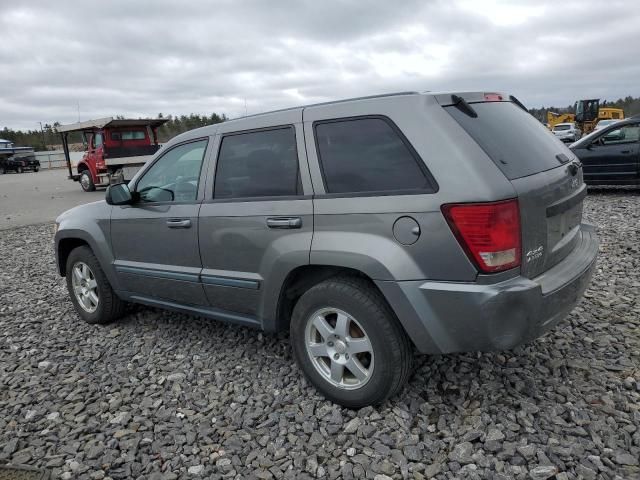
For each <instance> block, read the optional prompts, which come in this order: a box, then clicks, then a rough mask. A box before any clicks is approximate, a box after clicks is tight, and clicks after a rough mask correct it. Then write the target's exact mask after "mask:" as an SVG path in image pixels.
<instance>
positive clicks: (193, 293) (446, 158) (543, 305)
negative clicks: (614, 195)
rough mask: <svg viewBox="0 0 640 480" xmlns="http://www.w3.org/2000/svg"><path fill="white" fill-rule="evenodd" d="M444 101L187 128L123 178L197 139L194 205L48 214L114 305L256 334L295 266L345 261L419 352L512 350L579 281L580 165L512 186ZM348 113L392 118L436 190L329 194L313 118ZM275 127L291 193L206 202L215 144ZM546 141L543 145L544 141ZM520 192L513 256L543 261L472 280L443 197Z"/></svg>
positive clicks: (406, 100) (585, 232)
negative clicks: (73, 241) (202, 143)
mask: <svg viewBox="0 0 640 480" xmlns="http://www.w3.org/2000/svg"><path fill="white" fill-rule="evenodd" d="M460 95H467V96H468V97H469V98H476V97H478V98H480V97H479V95H481V94H478V93H466V94H460ZM447 98H449V99H450V98H451V96H450V95H439V96H435V95H430V94H417V93H407V94H402V95H396V96H381V97H375V98H364V99H355V100H351V101H344V102H333V103H327V104H321V105H315V106H309V107H305V108H302V107H300V108H294V109H289V110H284V111H279V112H272V113H267V114H262V115H255V116H251V117H247V118H243V119H238V120H232V121H228V122H224V123H222V124H218V125H214V126H209V127H204V128H200V129H197V130H193V131H190V132H186V133H184V134H181V135H179V136H177V137H176V138H174V139H173V140H172V141H170V142H169V143H168V144H167V145H166V146H165V147H164V148H163V149H162V150H161V151H160V152H159V153H158V154H156V156H155V157H154V160H152V161H150V162H149V163H148V164H147V165H146V166H145V167H144V168H143V169H142V170H141V171H140V172H138V174H137V175H136V176H135V178H134V179H133V180H132V181H131V182H130V186H131V188H132V190H135V186H136V184H137V182H138V180H139V178H141V176H142V175H144V173H145V172H146V171H147V170H148V169H149V168H152V166H153V164H154V162H155V161H156V160H157V159H158V158H160V157H161V156H162V155H163V154H164V153H165V152H167V151H169V150H170V149H171V148H172V147H174V146H176V145H178V144H180V143H182V142H187V141H191V140H195V139H201V138H208V140H209V142H208V147H207V151H206V153H205V164H204V167H203V169H202V172H201V178H200V184H199V188H198V197H197V199H196V201H195V202H193V203H191V204H156V205H133V206H125V207H110V206H109V205H106V204H105V203H104V202H99V203H96V204H92V205H88V206H85V207H79V208H77V209H74V210H71V211H69V212H67V213H65V214H63V215H62V216H61V217H59V219H58V222H59V223H60V229H59V231H58V233H57V235H56V242H60V240H61V239H63V238H74V237H75V238H82V239H86V240H87V242H88V243H89V244H90V246H91V248H92V249H93V250H94V252H96V255H97V257H98V259H99V261H100V263H101V265H102V266H103V269H104V270H105V272H106V274H107V277H108V278H109V281H110V282H112V285H113V286H114V289H115V290H116V291H117V292H118V294H119V295H120V296H121V297H122V298H124V299H126V300H129V301H135V302H140V303H145V304H148V305H155V306H160V307H163V308H169V309H174V310H179V311H183V312H187V313H192V314H196V315H203V316H207V317H210V318H216V319H220V320H224V321H230V322H234V323H239V324H243V325H250V326H259V327H261V328H263V329H266V330H275V329H276V328H277V327H278V326H279V325H281V324H283V323H284V324H286V322H280V321H279V319H278V318H277V313H278V301H279V299H280V298H281V293H282V292H281V290H282V285H283V283H284V282H285V279H286V278H287V276H288V275H289V274H290V273H291V272H292V271H294V270H295V269H297V268H299V267H303V266H307V265H328V266H339V267H347V268H352V269H355V270H358V271H360V272H362V273H363V274H365V275H367V276H368V277H369V278H371V279H372V280H373V281H374V282H375V283H376V285H377V286H378V287H379V289H380V291H381V292H382V293H383V295H384V296H385V298H386V299H387V301H388V302H389V304H390V305H391V306H392V308H393V310H394V311H395V313H396V315H397V316H398V318H399V319H400V321H401V323H402V324H403V326H404V328H405V330H406V331H407V333H408V334H409V336H410V337H411V339H412V340H413V342H414V344H415V345H416V346H417V347H418V349H419V350H420V351H422V352H451V351H462V350H474V349H494V348H509V347H511V346H513V345H516V344H518V343H520V342H522V341H525V340H528V339H530V338H533V337H534V336H536V335H539V334H540V333H542V332H544V331H546V329H548V328H550V325H552V324H555V322H557V321H559V319H560V318H561V317H562V316H563V315H565V314H566V313H567V311H568V310H569V309H571V308H572V307H573V305H574V304H575V303H576V302H577V300H578V298H579V296H580V295H581V292H582V291H583V290H584V288H586V285H587V283H588V281H589V278H590V275H591V272H592V271H593V265H594V262H595V256H596V252H597V239H596V237H595V234H594V233H593V231H592V229H590V228H589V227H588V226H585V225H580V224H579V223H578V224H577V225H576V226H575V227H574V228H572V229H568V230H567V231H565V226H566V223H567V221H571V218H573V217H571V216H572V215H573V216H574V217H575V218H577V220H578V222H579V217H580V216H581V211H580V209H581V202H580V201H579V199H577V197H576V195H578V194H579V192H578V190H579V188H576V185H577V186H578V187H579V186H580V185H582V176H581V175H582V174H581V172H580V173H579V174H578V175H577V176H576V177H572V176H571V175H570V174H569V173H568V172H567V167H566V166H559V167H558V168H556V169H553V170H550V171H547V172H543V173H540V174H536V175H532V176H530V177H526V178H521V179H518V180H516V181H513V182H511V181H509V180H508V179H507V178H506V177H505V176H504V174H503V173H502V172H501V171H500V170H499V169H498V168H497V167H496V165H495V164H494V163H493V161H492V160H491V159H490V158H489V157H487V154H486V153H485V152H484V151H483V150H482V149H481V148H480V147H479V146H478V145H477V144H476V143H475V142H474V141H473V140H472V139H471V137H470V136H469V135H467V134H466V132H464V130H462V128H461V127H460V126H459V125H458V124H457V122H455V120H454V119H453V118H452V117H451V116H450V115H449V114H447V113H446V112H445V111H443V109H442V106H441V104H440V103H439V100H440V101H441V102H444V101H445V100H446V99H447ZM360 115H382V116H385V117H387V118H389V119H390V120H391V121H392V122H394V123H395V124H396V125H397V126H398V128H400V129H401V130H402V132H403V134H404V135H405V136H406V138H407V139H408V141H409V142H410V143H411V144H412V146H413V147H414V148H415V149H416V151H417V152H418V153H419V155H420V157H421V158H422V160H423V161H424V162H425V164H426V165H427V167H428V168H429V170H430V172H431V173H432V175H433V177H434V178H435V179H436V181H437V183H438V186H439V189H438V190H437V191H436V192H434V193H428V194H426V193H422V194H416V195H407V194H404V195H385V196H375V195H366V194H363V195H358V196H342V197H339V198H335V197H334V196H327V195H326V192H325V188H324V184H323V180H322V175H321V172H320V168H319V165H318V159H317V153H316V147H315V142H314V139H313V123H314V122H316V121H321V120H327V119H334V118H343V117H353V116H360ZM282 125H293V126H294V128H295V132H296V141H297V150H298V158H299V162H300V172H301V183H302V186H303V195H301V196H299V197H296V198H264V199H242V200H237V199H236V200H216V199H215V198H213V186H214V179H215V170H216V157H217V153H218V149H219V145H220V143H221V138H222V137H223V136H224V135H226V134H230V133H234V132H238V131H244V130H252V129H260V128H268V127H276V126H282ZM549 140H550V141H555V140H553V139H552V138H551V136H550V137H549ZM562 148H564V147H562ZM565 152H567V150H566V149H565ZM516 197H517V198H518V200H519V202H520V213H521V218H522V227H523V251H524V252H525V253H526V252H527V251H528V249H532V248H535V247H536V246H537V245H539V244H541V245H543V246H544V255H542V256H541V257H540V258H539V259H535V260H534V261H533V263H530V264H525V263H524V261H525V260H524V259H523V267H522V268H514V269H511V270H509V271H507V272H502V273H499V274H495V275H478V271H477V269H476V268H475V266H474V265H473V264H472V262H471V261H470V260H469V259H468V258H467V256H466V254H465V253H464V251H463V250H462V248H461V247H460V245H459V243H458V242H457V241H456V239H455V237H454V236H453V234H452V232H451V230H450V228H449V226H448V225H447V223H446V221H445V219H444V217H443V215H442V213H441V206H442V205H443V204H447V203H458V202H482V201H498V200H504V199H511V198H516ZM563 202H567V205H569V203H570V204H571V208H572V209H573V210H570V209H569V210H567V209H565V208H564V206H563ZM557 205H560V210H561V211H562V212H565V210H566V214H565V213H560V214H559V215H558V216H555V215H551V216H547V209H548V208H550V207H552V206H557ZM553 208H555V207H553ZM270 217H292V218H296V219H300V221H301V226H300V228H292V229H281V228H269V226H268V225H267V219H269V218H270ZM407 217H411V218H412V219H414V220H412V221H410V225H409V224H406V222H405V221H404V220H402V221H401V222H400V223H399V224H397V223H396V222H398V219H401V218H404V219H405V220H406V219H407ZM174 218H178V219H189V220H191V224H192V226H191V228H186V229H169V228H167V225H166V221H167V220H168V219H174ZM413 221H415V222H416V224H417V225H418V226H419V231H420V232H419V233H420V234H419V236H415V237H414V236H413V234H411V233H408V231H405V230H407V229H408V228H409V226H411V227H413V226H415V225H414V224H413V223H411V222H413ZM403 222H404V223H403ZM394 225H400V226H399V227H397V228H400V230H401V231H400V232H399V233H398V232H396V235H398V238H400V237H401V241H398V238H396V236H394ZM407 235H412V237H411V238H408V237H407ZM409 240H413V241H409Z"/></svg>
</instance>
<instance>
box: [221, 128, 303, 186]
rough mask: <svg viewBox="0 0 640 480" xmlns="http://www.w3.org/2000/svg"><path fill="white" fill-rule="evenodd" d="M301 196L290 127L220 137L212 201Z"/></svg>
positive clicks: (295, 149) (294, 142)
mask: <svg viewBox="0 0 640 480" xmlns="http://www.w3.org/2000/svg"><path fill="white" fill-rule="evenodd" d="M301 193H302V187H301V184H300V175H299V170H298V153H297V147H296V137H295V132H294V130H293V127H283V128H276V129H273V130H260V131H254V132H247V133H240V134H234V135H228V136H225V137H223V138H222V143H221V145H220V153H219V154H218V166H217V167H216V179H215V185H214V198H216V199H231V198H250V197H282V196H294V195H299V194H301Z"/></svg>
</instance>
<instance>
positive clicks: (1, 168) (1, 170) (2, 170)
mask: <svg viewBox="0 0 640 480" xmlns="http://www.w3.org/2000/svg"><path fill="white" fill-rule="evenodd" d="M5 173H7V169H6V168H4V167H0V175H4V174H5Z"/></svg>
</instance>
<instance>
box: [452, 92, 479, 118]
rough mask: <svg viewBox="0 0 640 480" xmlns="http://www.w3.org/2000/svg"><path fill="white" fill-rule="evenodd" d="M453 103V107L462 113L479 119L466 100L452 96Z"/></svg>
mask: <svg viewBox="0 0 640 480" xmlns="http://www.w3.org/2000/svg"><path fill="white" fill-rule="evenodd" d="M451 101H452V102H453V106H454V107H456V108H457V109H458V110H460V111H461V112H462V113H465V114H467V115H469V116H470V117H471V118H477V117H478V114H477V113H476V111H475V110H474V109H473V107H472V106H471V105H469V104H468V103H467V101H466V100H465V99H464V98H462V97H459V96H458V95H451Z"/></svg>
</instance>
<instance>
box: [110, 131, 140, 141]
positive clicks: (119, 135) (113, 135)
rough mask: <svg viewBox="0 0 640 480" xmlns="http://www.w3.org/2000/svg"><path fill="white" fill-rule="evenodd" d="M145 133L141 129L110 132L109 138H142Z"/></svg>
mask: <svg viewBox="0 0 640 480" xmlns="http://www.w3.org/2000/svg"><path fill="white" fill-rule="evenodd" d="M144 139H145V134H144V131H141V130H133V131H124V132H111V140H144Z"/></svg>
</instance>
